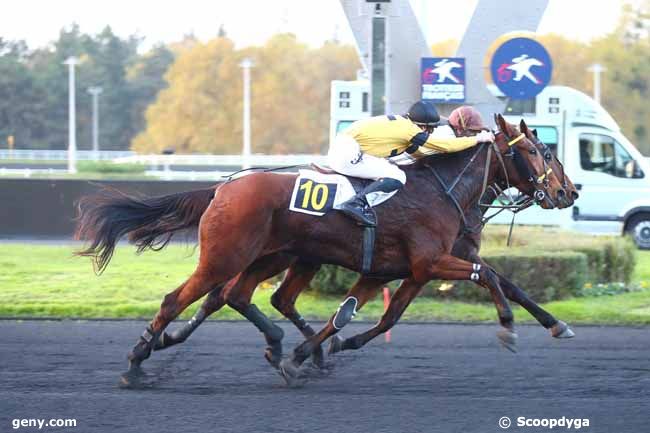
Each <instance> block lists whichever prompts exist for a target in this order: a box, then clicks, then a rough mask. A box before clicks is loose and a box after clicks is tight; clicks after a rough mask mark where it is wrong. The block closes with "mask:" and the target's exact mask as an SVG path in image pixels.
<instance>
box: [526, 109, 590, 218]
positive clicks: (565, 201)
mask: <svg viewBox="0 0 650 433" xmlns="http://www.w3.org/2000/svg"><path fill="white" fill-rule="evenodd" d="M519 130H520V131H521V132H522V133H524V134H526V138H528V139H529V140H530V141H531V142H532V143H533V144H534V145H535V146H537V149H539V151H540V152H542V156H543V157H544V160H545V161H546V163H547V164H548V165H549V167H550V168H551V169H552V170H553V173H555V175H556V176H557V178H558V179H559V181H560V184H561V185H562V189H561V190H560V191H558V207H559V208H560V209H564V208H566V207H569V206H572V205H573V203H574V202H575V201H576V200H577V199H578V197H579V195H578V190H577V189H576V187H575V185H574V184H573V182H571V179H569V176H567V174H566V173H565V171H564V166H563V165H562V163H561V162H560V160H559V159H557V156H556V155H555V154H554V153H553V152H552V151H551V149H550V148H549V147H548V146H547V145H546V144H544V143H543V142H542V141H541V140H540V139H539V138H538V137H537V131H536V130H534V129H530V128H529V127H528V125H526V122H525V121H524V119H521V122H519Z"/></svg>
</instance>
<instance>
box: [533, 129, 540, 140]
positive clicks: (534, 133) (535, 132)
mask: <svg viewBox="0 0 650 433" xmlns="http://www.w3.org/2000/svg"><path fill="white" fill-rule="evenodd" d="M533 135H534V136H535V138H539V137H538V136H537V128H535V129H533Z"/></svg>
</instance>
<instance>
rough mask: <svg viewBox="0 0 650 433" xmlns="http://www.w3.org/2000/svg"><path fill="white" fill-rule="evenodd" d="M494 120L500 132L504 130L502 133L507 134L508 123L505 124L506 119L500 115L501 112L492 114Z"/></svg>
mask: <svg viewBox="0 0 650 433" xmlns="http://www.w3.org/2000/svg"><path fill="white" fill-rule="evenodd" d="M494 120H495V122H496V124H497V126H498V127H499V130H500V131H501V132H504V133H506V134H509V131H510V130H509V129H508V125H507V122H506V119H504V118H503V116H502V115H501V113H497V114H495V115H494Z"/></svg>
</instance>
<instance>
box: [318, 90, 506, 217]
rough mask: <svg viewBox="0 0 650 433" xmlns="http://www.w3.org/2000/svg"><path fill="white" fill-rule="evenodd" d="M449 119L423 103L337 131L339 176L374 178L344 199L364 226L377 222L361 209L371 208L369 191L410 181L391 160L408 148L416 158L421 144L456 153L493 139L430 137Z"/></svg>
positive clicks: (334, 146)
mask: <svg viewBox="0 0 650 433" xmlns="http://www.w3.org/2000/svg"><path fill="white" fill-rule="evenodd" d="M445 123H446V121H445V120H443V121H441V119H440V116H439V115H438V112H437V111H436V109H435V107H434V106H433V105H431V104H429V103H426V102H424V101H419V102H416V103H415V104H413V106H412V107H411V108H410V109H409V111H408V113H407V114H404V115H388V116H375V117H370V118H367V119H362V120H358V121H356V122H354V123H353V124H352V125H351V126H350V127H349V128H348V129H346V130H344V131H343V132H341V133H340V134H338V135H337V136H336V138H335V139H334V141H333V142H332V143H331V145H330V149H329V152H328V154H327V158H328V163H329V165H330V167H332V169H334V170H336V171H337V172H339V173H341V174H345V175H348V176H354V177H360V178H364V179H373V180H375V182H373V183H371V184H370V185H368V186H367V187H365V188H364V189H363V190H362V191H359V192H358V193H357V194H356V195H355V196H354V197H352V198H351V199H350V200H348V201H346V202H344V203H343V204H342V205H341V211H342V212H343V213H345V214H346V215H348V216H350V217H351V218H353V219H354V220H356V221H358V222H360V223H362V224H364V225H374V221H373V220H372V219H370V218H369V217H368V216H367V215H365V214H364V212H363V211H364V209H365V208H366V207H368V206H369V205H368V201H367V200H366V194H370V193H372V192H384V193H390V192H393V191H396V190H399V189H401V188H402V187H403V186H404V184H405V183H406V174H405V173H404V171H402V169H400V168H399V167H398V166H397V165H395V164H393V163H392V162H390V161H389V160H388V159H387V158H390V157H394V156H396V155H400V154H402V153H404V152H406V153H407V154H409V155H413V156H416V155H417V154H418V153H420V152H418V150H419V149H420V148H423V149H422V150H423V151H426V153H427V154H430V153H432V151H433V153H435V152H439V153H450V152H458V151H461V150H464V149H467V148H469V147H472V146H475V145H476V144H477V143H481V142H490V141H493V140H494V136H493V135H492V133H491V132H489V131H483V132H480V133H479V134H478V135H476V136H474V137H459V138H457V137H450V138H447V137H444V138H441V137H433V136H431V133H432V132H433V129H434V128H435V127H436V126H439V125H441V124H445Z"/></svg>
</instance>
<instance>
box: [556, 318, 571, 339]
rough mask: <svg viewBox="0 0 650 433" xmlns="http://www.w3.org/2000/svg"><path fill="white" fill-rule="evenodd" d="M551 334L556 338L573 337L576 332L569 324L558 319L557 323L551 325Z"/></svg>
mask: <svg viewBox="0 0 650 433" xmlns="http://www.w3.org/2000/svg"><path fill="white" fill-rule="evenodd" d="M551 335H552V336H553V337H555V338H573V337H575V336H576V334H575V333H574V332H573V331H572V330H571V328H569V325H567V324H566V323H564V322H563V321H561V320H558V321H557V323H556V324H555V325H553V326H552V327H551Z"/></svg>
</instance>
